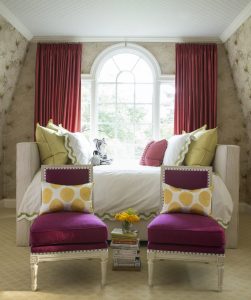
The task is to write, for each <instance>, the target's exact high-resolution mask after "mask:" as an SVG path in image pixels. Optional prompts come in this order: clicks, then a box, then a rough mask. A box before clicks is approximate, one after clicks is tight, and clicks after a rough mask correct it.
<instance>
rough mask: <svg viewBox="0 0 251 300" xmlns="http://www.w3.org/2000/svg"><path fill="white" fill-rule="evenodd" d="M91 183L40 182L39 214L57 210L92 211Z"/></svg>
mask: <svg viewBox="0 0 251 300" xmlns="http://www.w3.org/2000/svg"><path fill="white" fill-rule="evenodd" d="M92 188H93V183H86V184H81V185H60V184H51V183H48V182H42V205H41V207H40V214H44V213H50V212H57V211H77V212H83V213H92V212H93V208H92Z"/></svg>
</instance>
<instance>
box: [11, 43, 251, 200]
mask: <svg viewBox="0 0 251 300" xmlns="http://www.w3.org/2000/svg"><path fill="white" fill-rule="evenodd" d="M112 44H113V43H85V44H84V45H83V64H82V73H89V72H90V69H91V66H92V64H93V61H94V60H95V58H96V57H97V55H98V54H99V53H100V52H101V51H102V50H104V49H105V48H107V47H108V46H110V45H112ZM139 45H141V46H143V47H145V48H146V49H148V50H149V51H150V52H151V53H152V54H153V55H154V56H155V58H156V59H157V60H158V62H159V64H160V68H161V71H162V73H163V74H174V72H175V44H173V43H139ZM218 54H219V58H218V61H219V71H218V123H219V142H220V143H227V144H240V145H241V146H242V147H243V149H247V148H246V147H247V145H246V143H245V141H246V128H245V122H244V119H243V116H242V112H241V108H240V104H239V102H238V101H237V94H236V90H235V87H234V84H233V79H232V77H231V69H230V66H229V63H228V60H227V55H226V52H225V49H224V46H223V45H219V46H218ZM35 55H36V44H32V43H31V44H30V46H29V51H28V53H27V56H26V60H25V62H24V66H23V69H22V72H21V76H20V79H19V81H18V83H17V87H16V90H15V93H14V99H15V101H14V102H13V105H12V106H11V110H10V111H9V112H8V114H7V121H8V122H10V123H11V126H10V125H8V126H6V133H5V140H6V145H8V146H7V149H6V154H5V157H6V163H5V170H6V171H7V173H8V174H9V175H8V176H7V175H5V192H6V194H7V195H8V197H10V198H11V197H14V196H15V160H14V159H13V158H14V157H15V144H16V143H17V142H18V141H30V140H32V138H33V111H34V72H35ZM7 162H8V163H7ZM246 163H247V156H246V150H245V151H243V150H242V164H241V170H242V175H243V177H242V179H241V200H242V201H244V200H245V193H246Z"/></svg>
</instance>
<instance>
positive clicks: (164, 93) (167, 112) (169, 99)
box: [160, 83, 175, 139]
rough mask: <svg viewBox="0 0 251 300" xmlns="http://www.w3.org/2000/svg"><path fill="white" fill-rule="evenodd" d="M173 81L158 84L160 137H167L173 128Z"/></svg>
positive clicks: (170, 134)
mask: <svg viewBox="0 0 251 300" xmlns="http://www.w3.org/2000/svg"><path fill="white" fill-rule="evenodd" d="M174 92H175V87H174V83H173V84H171V83H162V84H161V85H160V137H161V138H165V139H167V138H169V137H171V136H172V135H173V130H174Z"/></svg>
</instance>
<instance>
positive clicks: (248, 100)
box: [225, 17, 251, 204]
mask: <svg viewBox="0 0 251 300" xmlns="http://www.w3.org/2000/svg"><path fill="white" fill-rule="evenodd" d="M225 48H226V53H227V55H228V59H229V62H230V66H231V70H232V74H233V80H234V83H235V86H236V89H237V93H238V102H239V105H240V107H241V109H242V113H243V116H244V120H243V126H245V128H246V130H247V137H246V140H245V143H246V147H245V151H246V156H247V160H246V163H247V167H246V169H247V170H246V173H245V174H244V173H241V176H242V178H243V177H244V176H245V177H246V180H247V202H248V203H250V204H251V151H250V149H251V17H249V18H248V19H247V20H246V22H244V23H243V24H242V25H241V26H240V27H239V28H238V30H237V31H236V32H235V33H234V34H233V35H232V36H231V37H230V38H229V39H228V40H227V42H226V43H225ZM236 138H237V139H238V138H239V137H238V136H236Z"/></svg>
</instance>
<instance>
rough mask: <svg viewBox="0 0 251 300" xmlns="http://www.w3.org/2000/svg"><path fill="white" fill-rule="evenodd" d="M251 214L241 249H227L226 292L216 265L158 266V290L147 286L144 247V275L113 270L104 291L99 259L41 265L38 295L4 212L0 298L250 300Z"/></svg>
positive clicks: (244, 219)
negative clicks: (219, 281)
mask: <svg viewBox="0 0 251 300" xmlns="http://www.w3.org/2000/svg"><path fill="white" fill-rule="evenodd" d="M250 228H251V215H241V217H240V241H239V248H238V249H237V250H227V253H226V262H225V274H224V286H223V292H221V293H219V292H216V291H215V290H216V287H217V270H216V267H215V266H213V265H212V266H211V265H208V264H200V263H182V262H167V261H160V262H159V263H156V267H155V272H154V286H153V287H152V288H150V287H148V285H147V262H146V247H141V252H140V256H141V260H142V270H141V271H140V272H132V271H131V272H130V271H112V265H111V253H110V260H109V267H108V274H107V285H106V286H105V287H104V288H101V287H100V264H99V262H97V261H95V260H79V261H65V262H54V263H41V264H40V265H39V273H38V288H39V290H38V291H37V292H32V291H31V290H30V268H29V248H22V247H16V245H15V211H14V210H13V209H3V208H1V209H0V299H1V300H5V299H11V300H14V299H17V300H22V299H28V300H29V299H32V300H33V299H34V300H36V299H45V300H51V299H55V300H56V299H60V300H64V299H66V300H67V299H76V300H78V299H81V300H85V299H88V300H94V299H99V300H100V299H107V300H108V299H109V300H130V299H131V300H141V299H142V300H149V299H158V300H160V299H172V300H178V299H179V300H183V299H184V300H190V299H191V300H197V299H198V300H201V299H203V300H207V299H210V300H211V299H214V300H218V299H219V300H224V299H226V300H232V299H233V300H236V299H238V300H249V299H251V234H250Z"/></svg>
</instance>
